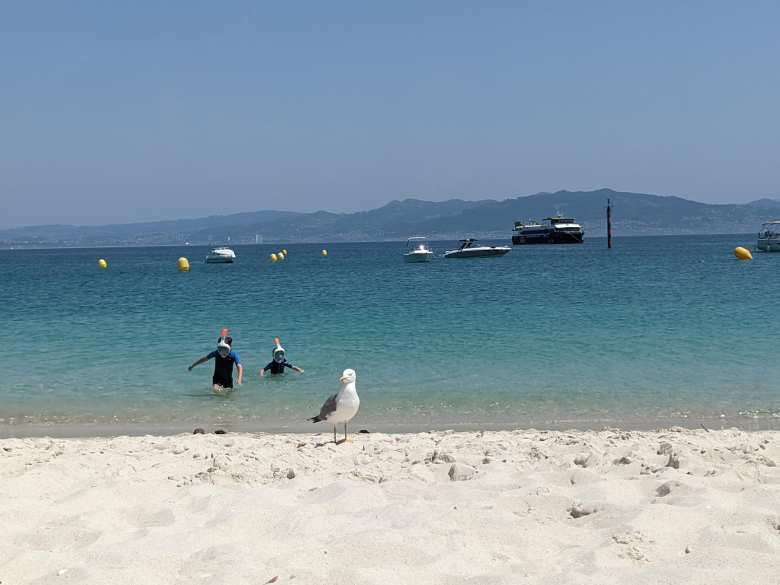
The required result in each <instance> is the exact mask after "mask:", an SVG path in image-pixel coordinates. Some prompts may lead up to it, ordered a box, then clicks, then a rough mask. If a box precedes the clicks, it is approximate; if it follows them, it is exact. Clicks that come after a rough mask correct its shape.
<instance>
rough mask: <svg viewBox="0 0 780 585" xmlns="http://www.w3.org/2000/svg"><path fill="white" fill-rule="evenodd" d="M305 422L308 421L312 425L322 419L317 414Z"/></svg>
mask: <svg viewBox="0 0 780 585" xmlns="http://www.w3.org/2000/svg"><path fill="white" fill-rule="evenodd" d="M306 420H310V421H311V422H313V423H318V422H321V421H322V420H323V419H321V418H320V415H319V414H318V415H317V416H313V417H311V418H307V419H306Z"/></svg>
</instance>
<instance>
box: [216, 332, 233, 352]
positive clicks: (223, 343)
mask: <svg viewBox="0 0 780 585" xmlns="http://www.w3.org/2000/svg"><path fill="white" fill-rule="evenodd" d="M232 344H233V338H232V337H229V336H228V334H227V329H223V330H222V335H221V336H220V338H219V339H218V340H217V353H218V354H219V355H220V356H221V357H223V358H226V357H227V356H228V355H229V354H230V346H231V345H232Z"/></svg>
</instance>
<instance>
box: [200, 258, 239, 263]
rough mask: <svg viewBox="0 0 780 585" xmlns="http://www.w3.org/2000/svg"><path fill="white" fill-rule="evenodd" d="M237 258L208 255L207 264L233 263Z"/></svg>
mask: <svg viewBox="0 0 780 585" xmlns="http://www.w3.org/2000/svg"><path fill="white" fill-rule="evenodd" d="M235 261H236V259H235V258H230V257H224V256H219V257H217V256H213V257H212V256H207V257H206V264H233V262H235Z"/></svg>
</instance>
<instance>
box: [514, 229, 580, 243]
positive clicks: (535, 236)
mask: <svg viewBox="0 0 780 585" xmlns="http://www.w3.org/2000/svg"><path fill="white" fill-rule="evenodd" d="M583 239H584V234H583V233H582V232H563V231H547V232H537V233H532V234H513V235H512V244H514V245H515V246H524V245H529V244H582V242H583Z"/></svg>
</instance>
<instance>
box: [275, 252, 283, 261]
mask: <svg viewBox="0 0 780 585" xmlns="http://www.w3.org/2000/svg"><path fill="white" fill-rule="evenodd" d="M276 257H277V258H279V260H284V258H285V256H284V252H277V253H276Z"/></svg>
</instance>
